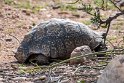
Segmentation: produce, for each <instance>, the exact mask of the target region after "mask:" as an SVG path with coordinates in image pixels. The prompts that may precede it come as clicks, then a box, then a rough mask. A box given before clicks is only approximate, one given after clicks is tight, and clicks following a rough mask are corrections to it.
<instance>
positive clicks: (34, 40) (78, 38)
mask: <svg viewBox="0 0 124 83" xmlns="http://www.w3.org/2000/svg"><path fill="white" fill-rule="evenodd" d="M102 44H103V38H102V36H101V34H99V33H98V32H96V31H94V30H92V29H90V28H89V27H87V26H86V25H84V24H82V23H79V22H74V21H71V20H67V19H66V20H65V19H56V18H53V19H50V20H48V21H44V22H41V23H40V24H38V25H36V26H35V27H34V28H33V29H32V31H31V32H29V33H28V34H27V35H25V37H24V39H23V41H22V42H21V44H20V46H19V47H18V49H17V52H16V54H15V57H16V59H17V60H18V61H19V62H25V61H28V60H29V59H30V57H31V56H32V55H33V56H32V57H35V56H36V55H40V58H41V59H42V58H43V57H46V58H45V59H46V60H48V61H49V60H50V59H67V58H69V57H70V54H71V52H72V51H73V50H74V49H75V48H76V47H79V46H82V45H88V46H89V47H90V48H91V50H94V49H95V48H97V47H98V46H99V45H102ZM38 59H39V58H38Z"/></svg>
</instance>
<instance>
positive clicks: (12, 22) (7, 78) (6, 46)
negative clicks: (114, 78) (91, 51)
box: [0, 0, 124, 83]
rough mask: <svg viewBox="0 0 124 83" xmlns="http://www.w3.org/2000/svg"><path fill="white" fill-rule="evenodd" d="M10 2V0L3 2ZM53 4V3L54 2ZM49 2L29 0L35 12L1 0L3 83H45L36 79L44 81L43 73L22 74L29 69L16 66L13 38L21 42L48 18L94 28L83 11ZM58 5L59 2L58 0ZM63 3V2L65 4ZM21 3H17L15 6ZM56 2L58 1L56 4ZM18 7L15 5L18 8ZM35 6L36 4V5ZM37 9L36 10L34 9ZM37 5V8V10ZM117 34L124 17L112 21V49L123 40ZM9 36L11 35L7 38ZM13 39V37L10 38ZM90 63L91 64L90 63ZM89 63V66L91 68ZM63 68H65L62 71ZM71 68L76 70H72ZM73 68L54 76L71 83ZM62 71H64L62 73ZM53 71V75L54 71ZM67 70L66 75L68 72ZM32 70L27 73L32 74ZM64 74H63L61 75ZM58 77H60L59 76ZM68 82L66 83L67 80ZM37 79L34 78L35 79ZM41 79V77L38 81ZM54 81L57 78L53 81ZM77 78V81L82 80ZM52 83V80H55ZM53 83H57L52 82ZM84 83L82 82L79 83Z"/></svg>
mask: <svg viewBox="0 0 124 83" xmlns="http://www.w3.org/2000/svg"><path fill="white" fill-rule="evenodd" d="M5 1H11V0H5ZM53 1H54V0H53ZM53 1H52V0H37V1H34V0H32V2H31V4H32V5H33V6H34V8H36V9H34V10H31V7H30V5H29V6H27V5H28V4H26V6H24V5H25V4H24V0H14V2H10V3H8V2H6V3H7V4H5V2H4V0H0V82H3V83H34V82H36V83H44V82H43V81H42V82H41V81H37V79H40V80H42V79H44V78H46V77H45V75H47V74H44V73H42V74H41V73H40V74H37V75H34V73H33V74H31V75H29V73H28V74H27V73H25V72H23V70H22V69H20V68H24V69H27V70H30V69H28V68H30V67H31V66H27V65H23V64H19V63H17V62H16V59H15V58H14V54H13V52H12V51H13V50H16V49H17V47H18V46H19V42H18V41H17V39H15V38H14V37H16V38H18V39H19V41H21V40H22V39H23V37H24V35H25V34H26V33H27V32H28V31H30V30H31V28H32V27H33V26H34V25H35V24H38V23H39V22H42V21H44V20H47V19H50V18H64V19H66V18H67V19H71V20H74V21H78V22H82V23H85V24H87V25H88V26H89V27H91V28H94V27H93V25H92V24H91V23H90V21H89V20H90V17H91V16H89V15H87V14H86V13H85V12H83V11H75V10H66V9H64V8H59V9H52V5H55V3H54V2H53ZM57 1H58V2H59V1H60V0H57ZM65 1H66V0H63V3H65ZM19 2H20V4H22V5H23V6H22V5H20V4H18V3H19ZM56 3H57V2H56ZM17 4H18V5H17ZM36 4H38V5H36ZM39 5H40V6H39ZM35 6H36V7H35ZM37 6H38V7H37ZM115 12H116V11H112V10H108V11H106V12H103V11H102V13H103V16H105V17H106V16H108V14H114V13H115ZM105 30H106V29H100V31H105ZM120 31H122V32H123V31H124V17H123V16H122V17H120V18H118V19H117V20H115V21H114V22H112V26H111V30H110V32H109V35H108V39H109V40H111V42H113V44H114V45H115V46H117V44H118V42H119V41H120V40H121V39H122V37H123V33H119V32H120ZM9 34H10V35H9ZM13 36H14V37H13ZM92 64H93V63H92ZM92 64H91V65H92ZM65 67H67V68H66V69H65ZM74 69H76V68H75V67H74ZM74 69H73V67H70V66H68V65H67V64H66V65H64V66H63V65H62V66H59V67H58V70H57V71H58V73H59V74H60V75H59V74H57V75H56V76H53V77H59V76H61V75H66V78H65V82H63V83H69V80H71V81H72V82H74V79H72V78H73V77H71V75H69V74H68V72H72V71H73V70H74ZM62 70H63V71H62ZM57 71H55V72H57ZM67 71H68V72H67ZM88 71H90V73H99V72H96V70H88ZM88 71H84V70H83V72H82V73H88ZM31 72H32V71H30V73H31ZM55 72H54V73H55ZM62 73H65V74H62ZM58 75H59V76H58ZM68 75H69V76H70V78H71V79H69V80H67V77H69V76H68ZM35 76H36V77H35ZM40 77H41V78H40ZM56 79H57V78H56ZM83 79H84V77H83V78H81V77H80V79H78V80H83ZM96 79H97V77H95V78H94V79H91V78H85V80H90V81H91V80H96ZM54 80H55V78H54ZM54 83H56V82H54ZM82 83H84V82H82ZM89 83H91V82H89Z"/></svg>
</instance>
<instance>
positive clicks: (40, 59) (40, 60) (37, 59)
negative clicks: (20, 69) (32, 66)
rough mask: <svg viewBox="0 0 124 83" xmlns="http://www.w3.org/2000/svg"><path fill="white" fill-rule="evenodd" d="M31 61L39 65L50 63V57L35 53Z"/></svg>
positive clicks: (31, 56)
mask: <svg viewBox="0 0 124 83" xmlns="http://www.w3.org/2000/svg"><path fill="white" fill-rule="evenodd" d="M29 62H30V63H36V64H38V65H48V64H49V58H48V57H46V56H44V55H43V54H33V55H30V58H29Z"/></svg>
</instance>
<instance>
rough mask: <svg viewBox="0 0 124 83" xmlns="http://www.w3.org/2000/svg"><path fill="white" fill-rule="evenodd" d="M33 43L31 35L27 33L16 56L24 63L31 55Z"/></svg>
mask: <svg viewBox="0 0 124 83" xmlns="http://www.w3.org/2000/svg"><path fill="white" fill-rule="evenodd" d="M30 45H31V35H30V34H28V35H25V37H24V39H23V41H22V42H21V44H20V46H19V47H18V49H17V51H16V53H15V58H16V59H17V60H18V61H19V62H21V63H23V62H25V61H26V59H27V58H28V57H29V46H30Z"/></svg>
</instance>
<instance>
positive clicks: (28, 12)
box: [22, 10, 31, 16]
mask: <svg viewBox="0 0 124 83" xmlns="http://www.w3.org/2000/svg"><path fill="white" fill-rule="evenodd" d="M22 12H23V13H25V14H26V15H28V16H30V15H31V12H30V11H28V10H22Z"/></svg>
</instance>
